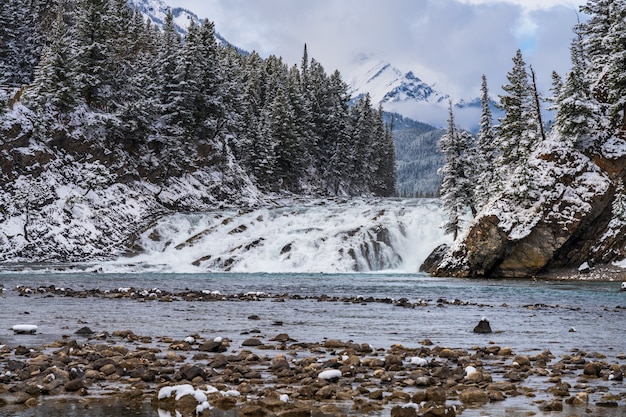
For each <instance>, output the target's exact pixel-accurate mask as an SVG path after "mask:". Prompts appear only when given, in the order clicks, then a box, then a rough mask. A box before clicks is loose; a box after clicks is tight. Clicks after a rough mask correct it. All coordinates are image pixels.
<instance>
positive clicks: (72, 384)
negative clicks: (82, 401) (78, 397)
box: [65, 378, 85, 392]
mask: <svg viewBox="0 0 626 417" xmlns="http://www.w3.org/2000/svg"><path fill="white" fill-rule="evenodd" d="M82 388H85V383H84V382H83V380H82V379H78V378H76V379H71V380H69V381H67V383H66V384H65V391H67V392H76V391H79V390H80V389H82Z"/></svg>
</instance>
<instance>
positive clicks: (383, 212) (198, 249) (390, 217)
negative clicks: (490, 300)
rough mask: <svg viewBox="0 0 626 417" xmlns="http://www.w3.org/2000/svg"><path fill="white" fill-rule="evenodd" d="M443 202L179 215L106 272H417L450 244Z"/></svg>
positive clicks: (355, 202) (321, 203)
mask: <svg viewBox="0 0 626 417" xmlns="http://www.w3.org/2000/svg"><path fill="white" fill-rule="evenodd" d="M442 222H443V210H442V208H441V204H440V202H439V200H436V199H352V200H347V201H345V202H337V201H335V200H313V201H308V202H306V203H302V202H296V203H293V204H290V205H287V206H283V207H264V208H257V209H241V210H234V209H233V210H220V211H215V212H208V213H193V214H173V215H171V216H167V217H164V218H162V219H160V220H159V221H158V222H157V224H155V225H153V226H152V227H150V228H149V229H148V230H145V231H144V232H143V233H142V234H141V235H140V236H138V238H137V240H136V242H135V245H134V246H135V248H136V253H137V254H136V255H135V256H131V257H125V258H120V259H118V260H116V261H114V262H108V263H105V264H102V265H100V266H99V268H100V269H101V270H103V271H105V272H122V271H123V272H129V271H130V272H132V271H159V272H203V271H206V272H210V271H220V272H224V271H230V272H268V273H282V272H296V273H337V272H338V273H348V272H366V271H396V272H405V273H406V272H408V273H414V272H417V270H418V268H419V265H420V263H421V262H422V261H423V260H424V259H425V258H426V256H428V254H429V253H430V252H431V251H432V250H433V249H434V248H435V247H436V246H437V245H439V244H441V243H444V242H448V241H449V239H448V238H447V237H445V236H443V233H442V230H441V228H440V225H441V224H442Z"/></svg>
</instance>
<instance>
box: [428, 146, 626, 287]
mask: <svg viewBox="0 0 626 417" xmlns="http://www.w3.org/2000/svg"><path fill="white" fill-rule="evenodd" d="M531 158H532V161H530V162H531V163H532V164H533V165H534V166H535V168H536V169H537V170H538V171H539V172H550V173H551V176H550V178H547V176H543V175H537V176H536V178H537V179H538V180H540V181H541V182H537V183H534V184H531V186H532V187H534V188H533V191H534V192H535V193H536V196H535V197H534V198H524V197H523V196H522V198H520V196H519V195H518V194H516V193H515V192H514V188H515V187H510V188H505V189H504V191H502V192H501V193H500V194H499V195H498V196H497V197H498V198H492V199H491V200H490V202H489V204H488V205H487V206H485V207H484V208H483V209H482V210H481V212H480V213H478V215H477V216H476V218H475V219H474V220H473V222H472V223H471V224H470V226H469V228H468V230H467V231H466V232H465V233H463V234H462V235H461V238H460V239H459V240H458V241H456V242H454V243H453V244H452V245H450V246H449V247H447V248H446V247H443V246H440V247H438V248H436V249H435V250H434V251H433V253H431V255H430V256H429V257H428V258H427V259H426V261H425V262H424V264H423V265H422V266H421V267H420V270H422V271H424V272H427V273H429V274H430V275H434V276H452V277H482V276H487V277H510V278H514V277H530V276H535V275H537V274H538V273H540V272H542V271H545V270H550V269H556V268H573V269H575V268H578V267H579V266H580V265H581V264H583V263H584V262H589V263H592V264H597V263H602V262H604V263H606V262H610V261H613V260H615V259H622V258H623V257H624V254H623V248H624V242H625V240H626V233H624V232H625V230H624V229H626V227H624V226H620V228H618V229H617V230H613V229H611V227H614V226H612V225H610V220H611V218H612V201H613V200H614V198H615V186H614V184H615V181H614V180H615V179H617V178H621V177H623V175H624V173H623V172H622V171H623V160H622V159H620V160H609V159H607V158H604V157H603V156H600V155H593V158H590V157H588V156H587V155H585V154H583V153H582V152H581V151H579V150H577V149H573V148H571V147H570V148H568V147H566V146H562V145H561V144H559V143H558V141H556V140H551V141H547V142H545V143H544V144H543V145H542V146H540V147H539V148H538V149H537V151H536V152H535V153H534V154H533V155H532V156H531ZM599 236H604V237H605V238H603V240H601V241H599V239H598V237H599Z"/></svg>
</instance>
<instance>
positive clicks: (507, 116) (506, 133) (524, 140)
mask: <svg viewBox="0 0 626 417" xmlns="http://www.w3.org/2000/svg"><path fill="white" fill-rule="evenodd" d="M507 80H508V82H509V83H508V84H506V85H503V86H502V89H503V90H504V92H505V94H504V95H501V96H500V103H499V107H500V108H501V109H502V110H503V111H504V116H503V117H502V118H500V119H499V121H500V125H498V126H497V127H496V130H497V135H496V142H497V145H498V148H499V149H500V150H501V155H500V157H499V161H498V166H499V167H500V168H502V169H503V170H504V172H505V175H504V177H507V176H508V175H506V172H508V171H510V169H511V167H513V166H515V165H516V164H524V163H526V160H527V158H528V156H529V155H530V152H531V151H532V149H533V148H534V146H535V144H536V142H537V140H538V137H539V129H538V126H537V123H536V118H535V115H534V107H533V104H532V101H533V100H532V88H531V85H530V82H529V74H528V71H527V65H526V62H524V58H523V57H522V51H521V50H519V49H518V50H517V52H516V54H515V57H513V68H512V69H511V71H510V72H509V73H508V74H507Z"/></svg>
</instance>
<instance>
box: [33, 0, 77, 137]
mask: <svg viewBox="0 0 626 417" xmlns="http://www.w3.org/2000/svg"><path fill="white" fill-rule="evenodd" d="M63 9H64V8H63V7H62V6H59V7H58V11H57V18H56V20H55V21H54V24H53V26H52V28H51V30H50V36H49V37H50V39H49V41H48V44H47V46H46V47H45V48H44V51H43V54H42V58H41V60H40V62H39V65H38V67H37V70H36V71H35V79H34V81H33V83H32V85H31V87H30V88H29V90H28V92H27V93H26V97H25V99H26V103H27V104H28V105H30V106H31V107H32V108H33V109H34V110H36V111H37V112H38V114H39V120H38V121H39V122H40V123H42V124H43V126H44V128H46V129H49V128H50V127H51V126H50V123H52V122H54V121H56V122H62V120H59V119H60V118H61V117H62V115H66V116H67V115H68V114H69V113H70V112H71V111H72V110H74V109H75V106H76V105H77V104H78V88H77V86H76V83H75V78H76V68H75V66H74V62H75V59H74V58H75V57H74V55H73V53H74V49H75V48H74V44H73V39H74V38H73V36H72V34H71V29H70V28H69V27H68V26H67V25H66V24H65V21H64V10H63Z"/></svg>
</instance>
